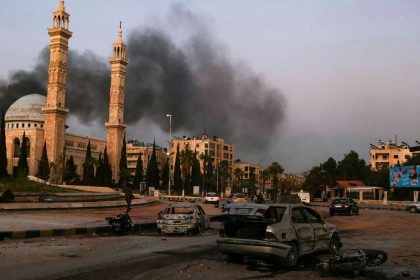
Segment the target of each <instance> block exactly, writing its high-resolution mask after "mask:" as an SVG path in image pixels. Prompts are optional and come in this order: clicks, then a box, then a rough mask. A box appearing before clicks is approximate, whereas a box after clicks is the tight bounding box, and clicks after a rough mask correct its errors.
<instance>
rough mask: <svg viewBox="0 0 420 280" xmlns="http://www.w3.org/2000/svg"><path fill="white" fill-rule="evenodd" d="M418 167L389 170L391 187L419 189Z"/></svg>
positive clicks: (419, 171) (419, 167)
mask: <svg viewBox="0 0 420 280" xmlns="http://www.w3.org/2000/svg"><path fill="white" fill-rule="evenodd" d="M419 177H420V166H415V165H414V166H398V167H391V168H390V169H389V184H390V186H391V187H403V188H404V187H405V188H407V187H410V188H413V187H418V188H420V182H419V181H420V178H419Z"/></svg>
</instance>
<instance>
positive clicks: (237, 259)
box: [226, 253, 244, 263]
mask: <svg viewBox="0 0 420 280" xmlns="http://www.w3.org/2000/svg"><path fill="white" fill-rule="evenodd" d="M226 258H227V261H228V262H230V263H243V262H244V256H242V255H241V254H234V253H227V254H226Z"/></svg>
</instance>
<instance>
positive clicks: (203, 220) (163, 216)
mask: <svg viewBox="0 0 420 280" xmlns="http://www.w3.org/2000/svg"><path fill="white" fill-rule="evenodd" d="M156 223H157V229H158V232H159V233H161V234H180V233H181V234H188V233H193V232H195V233H203V232H204V231H205V230H206V229H207V228H209V218H208V216H207V215H206V213H205V212H204V210H203V208H201V206H200V205H197V204H193V203H178V204H171V205H169V206H168V207H166V209H165V210H164V211H162V212H160V213H159V215H158V218H157V221H156Z"/></svg>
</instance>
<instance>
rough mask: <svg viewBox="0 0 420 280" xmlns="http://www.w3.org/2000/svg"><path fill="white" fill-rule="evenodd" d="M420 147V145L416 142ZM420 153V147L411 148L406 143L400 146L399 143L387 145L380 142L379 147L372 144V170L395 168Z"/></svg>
mask: <svg viewBox="0 0 420 280" xmlns="http://www.w3.org/2000/svg"><path fill="white" fill-rule="evenodd" d="M416 143H417V144H418V145H419V144H420V143H419V142H418V141H416ZM418 153H420V146H410V145H408V144H407V143H405V142H401V144H398V143H397V141H391V140H390V141H388V142H387V143H385V142H383V141H381V140H379V143H378V145H377V146H376V145H373V144H370V149H369V155H370V165H371V169H372V170H379V169H381V168H383V167H384V168H389V167H393V166H395V165H397V164H403V163H404V162H406V161H407V160H408V159H409V158H411V157H412V156H414V155H416V154H418Z"/></svg>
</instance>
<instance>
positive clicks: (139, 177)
mask: <svg viewBox="0 0 420 280" xmlns="http://www.w3.org/2000/svg"><path fill="white" fill-rule="evenodd" d="M143 177H144V176H143V160H142V158H141V155H139V157H138V158H137V164H136V173H135V174H134V179H133V187H135V188H138V187H139V186H140V183H141V182H143V180H144V178H143Z"/></svg>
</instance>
